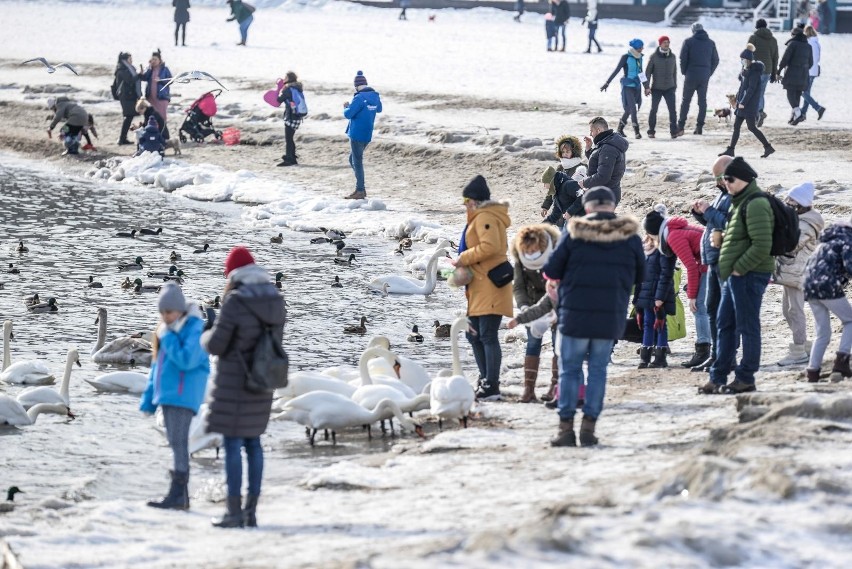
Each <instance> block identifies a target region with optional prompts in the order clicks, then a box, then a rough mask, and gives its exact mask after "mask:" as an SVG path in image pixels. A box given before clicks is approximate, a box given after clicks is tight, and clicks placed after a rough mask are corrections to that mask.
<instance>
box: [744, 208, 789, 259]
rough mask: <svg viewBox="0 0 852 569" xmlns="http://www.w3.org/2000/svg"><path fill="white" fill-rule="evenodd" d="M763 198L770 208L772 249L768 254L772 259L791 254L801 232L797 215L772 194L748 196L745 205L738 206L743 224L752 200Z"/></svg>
mask: <svg viewBox="0 0 852 569" xmlns="http://www.w3.org/2000/svg"><path fill="white" fill-rule="evenodd" d="M761 196H762V197H765V198H766V199H767V200H769V206H770V207H771V208H772V218H773V223H772V248H771V249H770V250H769V254H770V255H772V256H773V257H781V256H783V255H786V254H788V253H791V252H792V251H793V250H794V249H795V248H796V246H797V245H798V244H799V237H800V236H801V230H800V229H799V214H798V213H796V210H795V209H793V208H792V207H790V206H788V205H787V204H785V203H784V202H782V201H781V200H779V199H778V198H776V197H775V196H773V195H772V194H767V193H766V192H758V193H756V194H754V195H753V196H750V197H749V198H748V199H747V200H746V201H745V203H744V204H743V205H742V206H740V211H741V212H742V220H743V223H746V212H747V211H748V204H749V203H750V202H751V200H753V199H754V198H758V197H761Z"/></svg>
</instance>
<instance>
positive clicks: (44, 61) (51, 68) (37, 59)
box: [21, 57, 79, 75]
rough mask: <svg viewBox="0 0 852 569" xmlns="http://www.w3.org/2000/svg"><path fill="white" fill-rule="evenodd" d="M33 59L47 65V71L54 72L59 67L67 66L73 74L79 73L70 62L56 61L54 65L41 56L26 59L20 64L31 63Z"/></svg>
mask: <svg viewBox="0 0 852 569" xmlns="http://www.w3.org/2000/svg"><path fill="white" fill-rule="evenodd" d="M34 61H38V62H40V63H41V64H42V65H44V66H45V67H47V72H48V73H55V72H56V70H57V69H59V68H60V67H67V68H68V69H70V70H71V71H72V72H73V73H74V75H79V73H77V70H76V69H74V66H73V65H71V64H70V63H57V64H56V65H51V64H49V63H48V62H47V60H46V59H45V58H43V57H36V58H35V59H28V60H26V61H23V62H21V65H26V64H27V63H33V62H34Z"/></svg>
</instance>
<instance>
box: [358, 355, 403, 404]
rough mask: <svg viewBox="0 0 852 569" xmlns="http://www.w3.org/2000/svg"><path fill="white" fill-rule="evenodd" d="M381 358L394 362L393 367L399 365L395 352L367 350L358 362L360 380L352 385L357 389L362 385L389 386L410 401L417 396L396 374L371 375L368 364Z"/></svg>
mask: <svg viewBox="0 0 852 569" xmlns="http://www.w3.org/2000/svg"><path fill="white" fill-rule="evenodd" d="M379 356H381V357H383V358H385V359H387V360H389V361H390V362H392V363H391V365H393V364H395V363H397V362H396V356H395V355H394V354H393V352H390V351H388V350H385V349H384V348H380V347H378V346H374V347H372V348H367V349H366V350H364V353H363V354H361V358H360V360H359V361H358V371H359V374H360V377H359V379H358V380H355V381H353V382H350V384H354V385H355V386H356V387H361V386H362V385H387V386H389V387H393V388H394V389H396V390H397V391H399V392H400V393H402V394H403V395H405V396H406V397H408V398H409V399H410V398H413V397H414V396H415V395H417V393H414V390H412V389H411V388H410V387H408V386H407V385H405V384H404V383H403V382H401V381H400V380H399V379H397V375H396V373H395V372H394V373H393V374H390V375H378V376H375V377H373V376H372V375H371V374H370V368H369V364H368V362H369V361H370V359H371V358H375V357H379Z"/></svg>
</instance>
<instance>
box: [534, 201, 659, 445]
mask: <svg viewBox="0 0 852 569" xmlns="http://www.w3.org/2000/svg"><path fill="white" fill-rule="evenodd" d="M583 206H584V208H585V210H586V216H584V217H573V218H571V219H570V220H569V221H568V231H567V232H565V233H563V235H562V237H561V238H560V240H559V243H558V244H557V245H556V250H555V251H554V252H553V253H552V254H551V256H550V260H549V261H548V262H547V264H545V266H544V268H543V269H542V271H543V272H544V275H545V278H546V279H548V280H552V281H558V282H554V283H553V284H558V290H559V302H558V311H557V312H558V318H559V320H558V327H559V332H560V334H561V340H560V346H559V354H560V356H559V357H560V366H559V432H558V434H557V436H556V438H554V439H552V440H551V443H550V444H551V445H553V446H568V447H573V446H577V436H576V434H575V433H574V415H575V414H576V407H577V399H578V397H579V389H580V385H582V384H583V383H584V381H583V361H584V360H586V359H588V362H589V364H588V377H587V378H586V379H587V380H586V381H585V384H586V398H585V401H584V404H583V421H582V424H581V425H580V437H579V439H580V440H579V442H580V445H581V446H592V445H596V444H597V443H598V439H597V437H596V436H595V428H596V425H597V421H598V418H599V417H600V415H601V413H602V411H603V402H604V394H605V392H606V369H607V366H608V365H609V358H610V354H611V353H612V347H613V345H614V343H615V340H617V339H618V338H621V337H622V336H623V335H624V328H625V318H624V315H625V314H626V313H627V305H628V302H629V301H630V291H631V289H632V288H633V287H634V286H636V287H639V286H641V285H642V281H643V280H644V276H645V254H644V252H643V251H642V240H641V239H640V238H639V235H638V234H637V233H638V231H639V222H638V221H637V220H636V219H635V218H633V217H617V216H616V215H615V213H614V211H615V195H614V194H613V193H612V192H611V191H610V190H609V189H608V188H604V187H596V188H592V189H591V190H589V191H588V192H586V193H585V194H584V195H583ZM549 286H553V285H551V284H550V283H549Z"/></svg>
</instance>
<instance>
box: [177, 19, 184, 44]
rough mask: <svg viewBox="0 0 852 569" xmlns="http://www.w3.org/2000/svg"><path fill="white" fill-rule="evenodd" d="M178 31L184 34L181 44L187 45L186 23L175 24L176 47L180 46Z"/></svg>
mask: <svg viewBox="0 0 852 569" xmlns="http://www.w3.org/2000/svg"><path fill="white" fill-rule="evenodd" d="M178 30H181V31H182V32H183V38H182V39H181V43H182V44H183V45H186V22H184V23H182V24H175V45H177V44H178Z"/></svg>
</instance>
